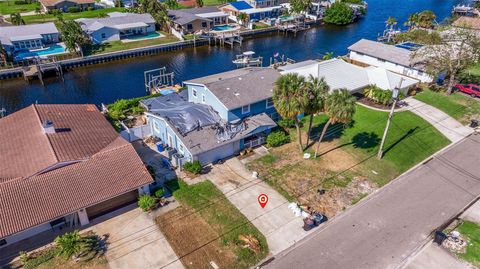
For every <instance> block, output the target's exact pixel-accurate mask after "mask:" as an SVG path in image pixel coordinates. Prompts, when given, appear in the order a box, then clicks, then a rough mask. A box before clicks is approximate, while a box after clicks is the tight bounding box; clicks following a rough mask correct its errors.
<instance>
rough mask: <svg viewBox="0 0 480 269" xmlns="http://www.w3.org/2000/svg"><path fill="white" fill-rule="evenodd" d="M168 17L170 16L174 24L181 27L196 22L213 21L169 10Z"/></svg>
mask: <svg viewBox="0 0 480 269" xmlns="http://www.w3.org/2000/svg"><path fill="white" fill-rule="evenodd" d="M168 16H170V17H171V18H172V20H173V22H174V23H176V24H179V25H185V24H188V23H191V22H193V21H196V20H200V21H207V22H208V21H211V20H210V19H207V18H202V17H200V16H198V15H196V14H192V13H188V12H184V11H183V10H169V11H168Z"/></svg>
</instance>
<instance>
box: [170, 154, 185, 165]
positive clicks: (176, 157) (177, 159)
mask: <svg viewBox="0 0 480 269" xmlns="http://www.w3.org/2000/svg"><path fill="white" fill-rule="evenodd" d="M182 159H183V155H182V154H180V153H175V154H173V155H172V165H173V166H175V167H179V166H180V167H181V166H182Z"/></svg>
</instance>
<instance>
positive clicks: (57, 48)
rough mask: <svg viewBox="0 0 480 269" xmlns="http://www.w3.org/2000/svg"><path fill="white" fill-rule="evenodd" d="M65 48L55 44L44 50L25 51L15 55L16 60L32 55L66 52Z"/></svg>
mask: <svg viewBox="0 0 480 269" xmlns="http://www.w3.org/2000/svg"><path fill="white" fill-rule="evenodd" d="M64 52H65V48H64V47H62V46H60V45H53V46H50V47H48V48H46V49H43V50H37V51H23V52H20V53H17V54H16V55H15V60H17V61H19V60H23V59H27V58H32V57H40V56H47V55H51V54H57V53H64Z"/></svg>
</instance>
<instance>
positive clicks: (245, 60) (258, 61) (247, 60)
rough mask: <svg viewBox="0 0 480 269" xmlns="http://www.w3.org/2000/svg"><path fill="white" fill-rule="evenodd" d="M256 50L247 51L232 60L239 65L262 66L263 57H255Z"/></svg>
mask: <svg viewBox="0 0 480 269" xmlns="http://www.w3.org/2000/svg"><path fill="white" fill-rule="evenodd" d="M254 55H255V52H254V51H245V52H243V53H242V54H240V55H237V56H236V57H235V60H233V61H232V62H233V63H234V64H236V65H237V67H249V66H262V61H263V58H262V57H254Z"/></svg>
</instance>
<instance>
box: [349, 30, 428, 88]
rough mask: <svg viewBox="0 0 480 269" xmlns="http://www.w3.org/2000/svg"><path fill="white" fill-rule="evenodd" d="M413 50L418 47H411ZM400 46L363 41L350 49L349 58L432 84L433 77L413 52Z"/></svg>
mask: <svg viewBox="0 0 480 269" xmlns="http://www.w3.org/2000/svg"><path fill="white" fill-rule="evenodd" d="M410 48H411V49H414V48H418V46H411V47H410ZM411 49H407V48H405V46H399V45H387V44H384V43H381V42H376V41H371V40H367V39H361V40H360V41H358V42H357V43H355V44H353V45H351V46H350V47H348V50H349V51H350V53H349V58H350V59H351V60H352V61H354V62H357V63H360V64H364V65H372V66H377V67H382V68H384V69H386V70H389V71H392V72H395V73H399V74H402V75H405V76H409V77H412V78H415V79H418V80H420V81H421V82H432V81H433V77H432V76H430V75H429V74H427V73H426V70H425V68H424V66H423V65H422V64H421V62H418V61H416V60H414V59H413V58H412V54H413V51H412V50H411Z"/></svg>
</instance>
